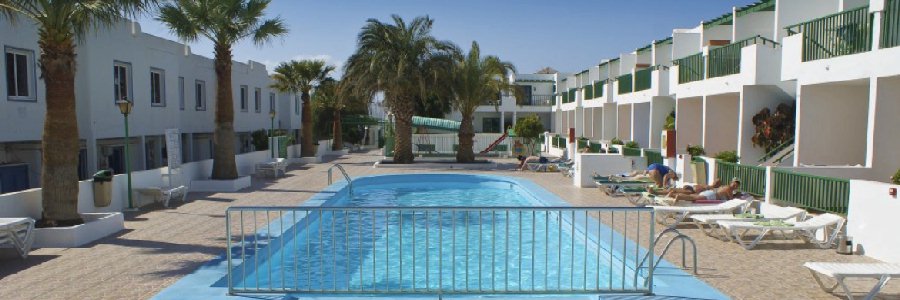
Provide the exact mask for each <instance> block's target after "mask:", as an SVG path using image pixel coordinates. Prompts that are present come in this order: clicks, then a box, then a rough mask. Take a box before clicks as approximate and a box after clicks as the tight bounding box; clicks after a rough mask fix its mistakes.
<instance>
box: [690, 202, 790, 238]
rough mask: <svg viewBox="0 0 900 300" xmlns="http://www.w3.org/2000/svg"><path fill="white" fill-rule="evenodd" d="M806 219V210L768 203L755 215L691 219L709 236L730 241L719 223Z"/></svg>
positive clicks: (723, 215) (694, 216) (725, 215)
mask: <svg viewBox="0 0 900 300" xmlns="http://www.w3.org/2000/svg"><path fill="white" fill-rule="evenodd" d="M805 218H806V210H804V209H802V208H797V207H789V206H777V205H771V204H767V203H762V204H761V211H760V213H759V214H754V215H752V216H751V215H743V214H702V215H693V216H691V219H692V220H693V221H694V224H695V225H697V228H700V230H702V231H703V233H706V235H708V236H715V234H716V233H721V234H722V236H724V238H725V239H726V240H730V239H731V238H730V237H729V235H728V233H727V232H726V231H725V230H724V229H722V227H721V226H719V224H718V222H719V221H743V222H756V221H765V220H783V221H786V220H794V221H799V220H803V219H805Z"/></svg>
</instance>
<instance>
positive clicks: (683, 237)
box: [635, 227, 697, 286]
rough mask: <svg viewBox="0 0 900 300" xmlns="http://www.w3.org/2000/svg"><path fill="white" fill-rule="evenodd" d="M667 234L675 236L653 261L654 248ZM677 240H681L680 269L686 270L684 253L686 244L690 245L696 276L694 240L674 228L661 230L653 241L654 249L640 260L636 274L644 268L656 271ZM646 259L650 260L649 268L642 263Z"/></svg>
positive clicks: (685, 255)
mask: <svg viewBox="0 0 900 300" xmlns="http://www.w3.org/2000/svg"><path fill="white" fill-rule="evenodd" d="M667 233H675V236H674V237H672V239H670V240H669V242H668V243H666V247H665V248H663V252H662V253H660V254H659V259H656V260H655V261H654V259H653V258H652V257H653V252H654V250H655V247H656V245H659V241H660V240H661V239H662V238H663V237H664V236H665V235H666V234H667ZM677 240H681V267H682V268H685V269H687V251H686V250H687V242H690V243H691V248H692V250H693V254H694V275H696V274H697V244H696V243H694V239H692V238H691V237H689V236H687V235H684V234H683V233H681V232H679V231H678V229H675V228H674V227H669V228H666V230H663V231H662V232H660V233H659V235H657V236H656V239H655V240H653V245H654V249H650V250H649V251H647V255H644V258H643V259H641V263H639V264H638V267H637V268H638V273H640V272H641V270H642V269H644V268H647V269H653V270H656V267H657V266H659V262H660V261H662V259H663V257H665V256H666V253H667V252H669V248H671V247H672V244H673V243H675V241H677ZM685 241H687V242H685ZM647 259H649V260H650V261H649V263H650V266H647V267H645V266H644V263H645V262H647ZM649 282H650V281H645V283H649ZM635 286H637V276H635Z"/></svg>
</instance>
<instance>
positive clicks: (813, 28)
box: [785, 0, 897, 62]
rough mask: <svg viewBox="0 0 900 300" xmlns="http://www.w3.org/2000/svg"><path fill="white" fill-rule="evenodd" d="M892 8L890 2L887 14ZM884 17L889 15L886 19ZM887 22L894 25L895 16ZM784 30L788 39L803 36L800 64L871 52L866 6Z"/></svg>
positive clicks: (870, 23)
mask: <svg viewBox="0 0 900 300" xmlns="http://www.w3.org/2000/svg"><path fill="white" fill-rule="evenodd" d="M896 6H897V1H896V0H894V1H891V2H889V3H888V10H890V9H893V10H894V11H895V12H896V10H897V8H896ZM888 14H890V11H888V13H887V14H886V15H888ZM888 19H890V20H891V21H893V22H896V16H894V17H893V18H890V17H889V18H885V20H886V21H888ZM894 27H896V25H895V26H894ZM785 29H786V30H787V32H788V36H791V35H795V34H802V35H803V43H802V61H803V62H808V61H814V60H819V59H828V58H833V57H838V56H844V55H851V54H857V53H862V52H868V51H870V50H872V15H871V14H869V7H868V6H863V7H860V8H856V9H851V10H847V11H843V12H840V13H836V14H832V15H828V16H825V17H821V18H818V19H815V20H811V21H807V22H803V23H800V24H796V25H791V26H788V27H786V28H785ZM894 35H896V33H895V34H894ZM894 43H896V40H894Z"/></svg>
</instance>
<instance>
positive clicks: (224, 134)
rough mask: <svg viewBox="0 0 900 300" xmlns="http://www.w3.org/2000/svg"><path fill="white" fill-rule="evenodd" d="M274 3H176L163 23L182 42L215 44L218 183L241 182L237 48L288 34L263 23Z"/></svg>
mask: <svg viewBox="0 0 900 300" xmlns="http://www.w3.org/2000/svg"><path fill="white" fill-rule="evenodd" d="M270 1H271V0H172V1H171V3H167V4H165V5H163V6H162V8H161V9H160V14H159V17H158V20H159V21H161V22H163V23H164V24H166V25H167V26H168V27H169V30H171V31H172V33H173V34H175V35H176V36H178V37H179V38H181V39H183V40H185V41H188V42H194V41H197V40H198V39H200V37H205V38H207V39H209V40H210V41H212V43H213V45H214V49H215V50H214V51H215V57H216V58H215V63H214V64H215V70H216V117H215V123H216V128H215V132H214V133H213V144H214V147H213V148H214V152H213V168H212V179H222V180H228V179H235V178H237V177H238V173H237V165H236V164H235V160H234V99H233V95H232V91H231V58H232V54H231V48H232V46H233V45H234V44H235V43H237V42H239V41H241V40H243V39H246V38H250V39H251V40H253V43H255V44H256V45H257V46H261V45H263V44H265V43H267V42H269V41H270V40H272V39H273V38H275V37H279V36H283V35H285V34H287V28H286V27H285V26H284V24H283V22H282V21H281V19H280V18H272V19H263V14H264V13H265V10H266V7H268V6H269V2H270Z"/></svg>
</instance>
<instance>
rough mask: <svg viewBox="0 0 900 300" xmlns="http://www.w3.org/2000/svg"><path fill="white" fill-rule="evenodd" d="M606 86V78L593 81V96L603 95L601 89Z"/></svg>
mask: <svg viewBox="0 0 900 300" xmlns="http://www.w3.org/2000/svg"><path fill="white" fill-rule="evenodd" d="M605 86H606V80H605V79H604V80H601V81H597V82H594V97H595V98H600V97H603V89H604V87H605Z"/></svg>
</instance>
